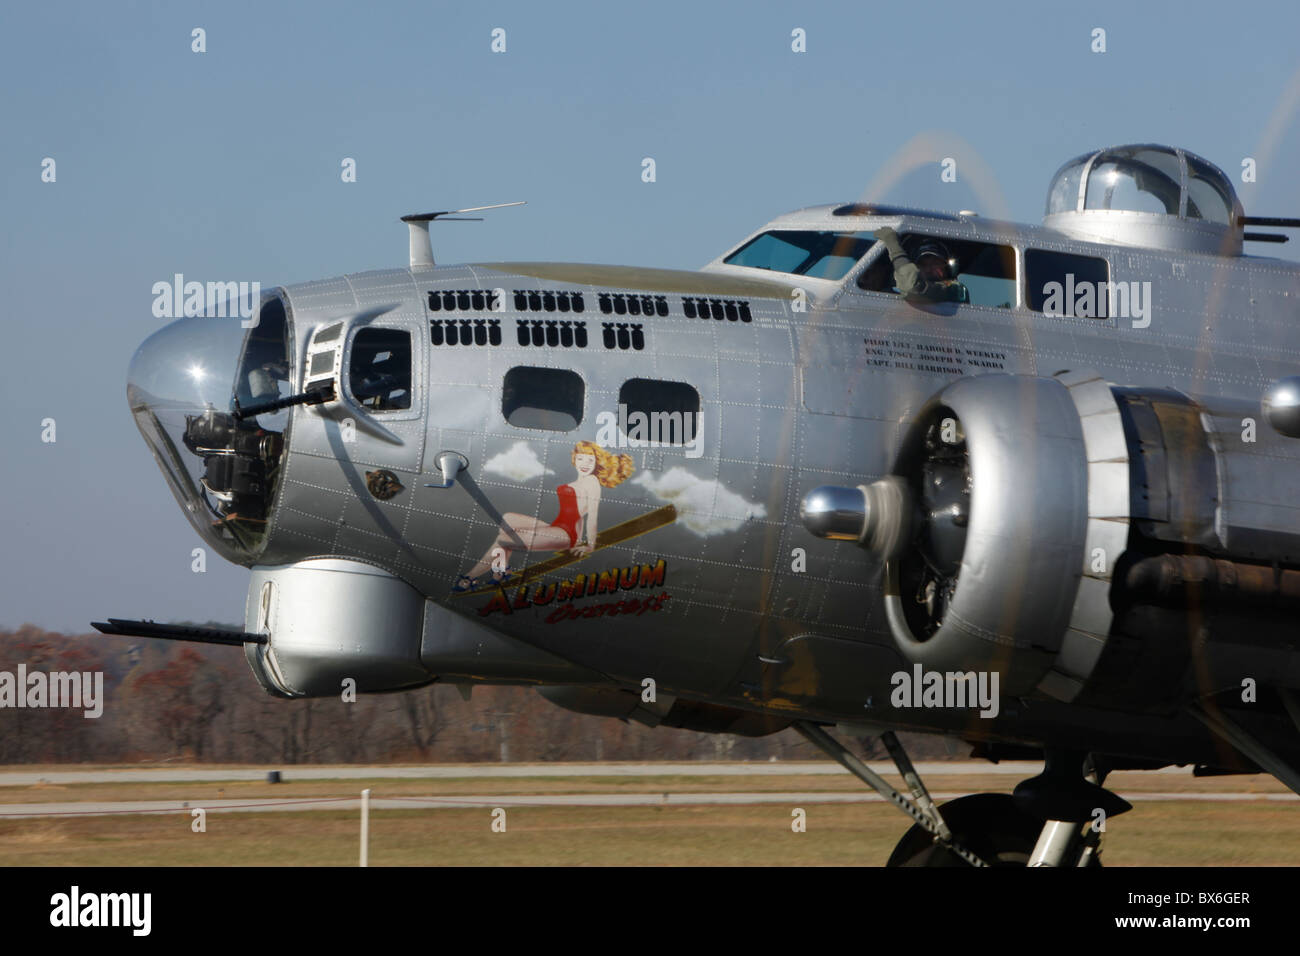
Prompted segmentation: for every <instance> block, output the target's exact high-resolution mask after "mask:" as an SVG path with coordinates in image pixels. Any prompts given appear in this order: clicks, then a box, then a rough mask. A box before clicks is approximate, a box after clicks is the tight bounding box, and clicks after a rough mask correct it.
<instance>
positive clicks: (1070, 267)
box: [1025, 249, 1110, 319]
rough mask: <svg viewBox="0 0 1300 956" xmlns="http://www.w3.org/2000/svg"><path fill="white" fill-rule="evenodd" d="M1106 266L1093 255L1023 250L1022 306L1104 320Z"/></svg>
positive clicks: (1108, 282)
mask: <svg viewBox="0 0 1300 956" xmlns="http://www.w3.org/2000/svg"><path fill="white" fill-rule="evenodd" d="M1109 290H1110V268H1109V267H1108V266H1107V264H1106V260H1105V259H1102V258H1099V257H1097V256H1078V255H1073V254H1071V253H1068V252H1048V251H1047V250H1045V249H1026V250H1025V305H1027V306H1028V307H1029V308H1031V309H1033V310H1034V311H1035V312H1042V313H1044V314H1046V315H1065V316H1071V317H1079V318H1091V319H1104V318H1107V317H1108V316H1109V315H1110V310H1109V308H1108V305H1109V302H1108V299H1109Z"/></svg>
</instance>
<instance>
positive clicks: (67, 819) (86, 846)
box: [0, 770, 1300, 866]
mask: <svg viewBox="0 0 1300 956" xmlns="http://www.w3.org/2000/svg"><path fill="white" fill-rule="evenodd" d="M1015 782H1016V781H1015V778H1014V777H1011V778H1009V777H1008V776H1006V775H1002V776H1000V777H999V776H989V777H987V778H985V777H982V776H978V775H976V776H970V775H966V776H962V777H960V778H959V777H957V776H947V777H945V776H943V775H934V776H931V777H930V778H928V779H927V784H928V785H930V786H931V789H932V790H933V791H934V792H936V793H943V792H958V791H960V792H969V791H972V790H984V789H988V790H1001V791H1003V792H1005V791H1006V790H1007V788H1009V787H1010V786H1012V785H1014V783H1015ZM1111 784H1112V786H1113V787H1114V789H1115V790H1117V792H1119V793H1121V794H1125V795H1129V796H1135V795H1137V794H1139V793H1141V792H1143V791H1146V792H1187V791H1192V790H1195V791H1201V792H1213V791H1229V792H1235V793H1259V794H1261V795H1262V794H1265V793H1277V792H1285V790H1284V788H1282V787H1281V786H1280V785H1279V784H1277V783H1276V781H1274V780H1272V778H1268V777H1228V778H1210V779H1193V778H1191V777H1190V776H1187V775H1171V774H1137V773H1133V774H1116V775H1115V776H1114V777H1113V778H1112V780H1111ZM363 787H369V788H371V790H372V792H373V796H375V797H395V796H424V797H439V796H453V795H457V794H469V793H476V794H493V795H500V796H502V797H505V798H506V799H505V800H503V801H502V803H503V804H504V805H505V806H506V807H507V817H506V832H504V833H496V832H493V831H492V829H491V822H492V817H491V808H490V807H486V806H485V807H483V808H482V809H432V808H431V809H429V810H380V809H374V810H372V811H371V841H370V863H371V865H372V866H437V865H461V866H464V865H471V866H507V865H583V864H586V865H616V866H617V865H651V866H653V865H687V866H712V865H741V866H789V865H800V866H803V865H809V866H818V865H832V866H834V865H871V866H877V865H881V864H883V863H884V861H885V860H886V859H887V858H888V856H889V853H890V850H891V849H892V848H893V845H894V843H895V842H896V841H897V840H898V838H899V837H900V836H901V835H902V834H903V832H904V831H905V830H906V829H907V825H908V821H907V819H906V818H905V817H904V816H903V815H902V814H901V813H900V812H899V811H897V810H896V809H894V808H892V807H889V806H886V805H884V804H879V803H873V804H818V803H815V802H813V801H805V802H803V803H802V804H801V805H802V806H803V807H804V809H805V810H806V811H807V832H804V833H794V832H792V831H791V827H790V821H791V815H790V811H791V807H789V806H785V805H784V804H769V805H757V806H678V805H674V806H664V807H513V808H511V807H510V805H509V801H508V798H509V796H510V795H512V794H516V795H517V794H543V793H674V794H683V793H689V792H741V791H743V792H759V791H768V792H770V791H787V792H788V791H797V792H800V793H805V794H815V793H819V792H865V791H864V788H862V786H861V785H860V784H858V783H857V782H856V781H854V780H853V779H852V778H850V777H848V775H847V774H846V775H844V776H843V777H840V776H808V775H798V774H794V775H790V776H781V777H722V776H717V777H713V776H702V777H687V776H657V777H621V778H620V777H615V778H611V777H537V778H523V779H519V778H514V779H511V778H496V779H483V778H452V779H446V780H429V779H422V780H400V779H391V778H389V779H385V778H383V777H382V770H379V771H377V776H376V777H375V778H374V779H371V780H342V781H340V780H312V781H302V782H286V783H282V784H278V785H272V784H267V783H265V782H262V781H255V782H224V783H206V782H205V783H95V784H75V785H50V784H38V785H35V786H30V787H27V786H23V787H14V786H7V787H0V810H3V804H5V803H8V804H15V803H38V802H71V801H113V800H163V799H169V800H185V801H189V802H190V804H191V806H202V805H203V802H204V801H205V800H211V799H215V798H224V799H228V800H229V799H239V800H247V801H248V802H255V801H256V800H258V799H264V798H269V797H274V798H304V799H308V798H320V797H349V798H355V797H356V796H357V795H358V793H359V791H360V790H361V789H362V788H363ZM358 830H359V822H358V813H357V811H356V810H355V809H339V810H333V809H327V810H318V811H313V812H290V811H276V812H267V813H261V812H241V813H222V812H217V811H211V812H209V813H208V815H207V831H206V832H204V833H194V832H192V831H191V819H190V817H189V815H188V814H179V813H177V814H173V813H167V814H123V815H114V816H102V817H89V816H61V817H55V818H31V819H11V820H4V819H0V865H3V866H33V865H34V866H109V865H114V866H121V865H128V866H130V865H169V866H222V865H253V866H263V865H266V866H310V865H326V866H330V865H343V866H354V865H356V862H357V854H358ZM1103 859H1104V862H1105V863H1106V865H1108V866H1135V865H1137V866H1174V865H1177V866H1243V865H1251V866H1254V865H1296V864H1297V863H1300V804H1289V803H1275V802H1266V801H1262V800H1261V801H1255V800H1247V801H1237V802H1230V803H1216V802H1200V801H1187V802H1185V801H1162V800H1153V801H1145V800H1144V801H1140V802H1136V804H1135V809H1134V810H1133V811H1132V812H1131V813H1128V814H1126V815H1123V816H1121V817H1117V818H1112V819H1111V820H1110V822H1109V826H1108V831H1107V837H1106V841H1105V844H1104V852H1103Z"/></svg>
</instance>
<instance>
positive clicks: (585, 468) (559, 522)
mask: <svg viewBox="0 0 1300 956" xmlns="http://www.w3.org/2000/svg"><path fill="white" fill-rule="evenodd" d="M573 467H574V469H575V470H576V471H577V477H575V478H574V479H573V481H571V482H569V483H568V484H565V485H560V486H559V487H558V488H556V489H555V494H556V496H557V497H558V498H559V503H560V512H559V514H557V515H556V516H555V520H554V521H552V522H551V523H550V524H547V523H546V522H544V521H542V520H541V519H539V518H532V517H529V516H528V515H522V514H517V513H516V512H513V511H511V512H507V513H506V514H505V515H503V516H502V519H503V527H502V528H501V529H500V530H499V531H498V532H497V537H496V540H495V541H493V542H492V546H491V547H490V548H488V550H487V553H486V554H484V555H483V557H482V559H481V560H480V561H479V562H478V564H476V565H474V567H472V568H470V569H469V572H468V573H466V574H462V575H461V576H460V577H459V578H458V579H457V581H456V584H455V586H454V587H453V588H452V590H453V591H468V590H470V589H471V588H473V587H475V586H476V585H477V583H478V579H479V577H480V576H482V575H483V574H484V573H486V572H487V571H488V570H489V569H491V571H492V580H493V581H494V582H495V583H498V584H502V583H505V582H506V581H508V580H509V579H510V576H511V574H512V573H513V572H512V570H511V568H510V559H511V556H512V554H513V553H514V552H515V551H517V550H519V547H520V543H521V542H522V544H523V548H524V550H526V551H568V552H569V553H570V554H572V555H574V556H575V557H585V556H586V555H588V554H591V552H592V551H594V550H595V544H596V533H597V523H596V516H597V513H598V512H599V510H600V494H601V489H602V488H614V487H616V486H618V485H620V484H622V483H623V482H624V481H626V480H627V479H628V478H630V477H631V475H632V472H633V471H634V470H635V466H634V465H633V464H632V456H631V455H615V454H611V453H610V452H607V451H605V449H603V448H601V447H600V446H599V445H597V444H596V443H595V442H591V441H580V442H578V443H577V444H576V445H574V446H573Z"/></svg>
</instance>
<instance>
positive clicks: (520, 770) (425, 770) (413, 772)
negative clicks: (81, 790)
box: [0, 760, 1191, 787]
mask: <svg viewBox="0 0 1300 956" xmlns="http://www.w3.org/2000/svg"><path fill="white" fill-rule="evenodd" d="M868 766H869V767H871V769H872V770H874V771H876V772H877V773H882V774H896V773H897V770H895V768H894V765H893V764H892V763H889V762H888V761H882V762H873V763H869V764H868ZM916 769H917V771H918V772H919V773H920V774H921V775H922V777H924V776H926V775H931V774H934V775H940V774H943V775H946V774H1009V775H1013V776H1018V777H1021V778H1024V777H1032V776H1034V775H1035V774H1037V773H1039V772H1041V771H1042V769H1043V767H1042V764H1041V763H1035V762H1032V761H1004V762H1002V763H997V764H993V763H988V762H985V761H974V760H961V761H940V760H935V761H922V762H920V763H918V764H917V765H916ZM271 770H278V771H280V777H281V779H282V780H285V781H289V780H383V779H392V780H419V779H429V780H449V779H457V778H466V777H469V778H475V777H482V778H485V779H489V778H493V777H559V778H564V777H662V776H674V777H750V776H753V777H788V776H801V775H811V774H815V775H821V774H827V775H835V774H847V773H848V771H847V770H845V769H844V768H843V767H841V766H840V765H839V764H837V763H832V762H831V761H828V760H818V761H799V762H778V763H736V762H728V763H592V764H576V763H564V764H545V763H540V764H439V765H437V766H414V767H413V766H403V767H389V766H382V765H381V766H367V767H357V766H301V765H300V766H293V767H277V766H275V765H268V766H266V767H263V768H260V769H259V768H248V767H242V768H229V769H222V768H209V767H193V766H188V765H177V766H175V767H151V768H149V769H139V770H136V769H124V768H116V767H105V768H96V769H91V770H12V771H0V787H30V786H33V785H34V784H38V783H52V784H70V783H199V782H220V781H224V780H265V779H266V774H267V772H268V771H271ZM1146 772H1149V773H1184V774H1190V773H1191V771H1190V769H1189V768H1186V767H1183V768H1177V767H1166V768H1165V769H1164V770H1159V771H1146Z"/></svg>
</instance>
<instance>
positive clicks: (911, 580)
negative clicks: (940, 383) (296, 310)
mask: <svg viewBox="0 0 1300 956" xmlns="http://www.w3.org/2000/svg"><path fill="white" fill-rule="evenodd" d="M1257 416H1258V406H1257V405H1255V404H1254V403H1249V402H1245V401H1242V400H1234V399H1213V400H1198V399H1194V398H1192V397H1189V396H1187V395H1184V394H1182V393H1179V392H1174V391H1169V390H1161V389H1140V390H1139V389H1126V388H1117V387H1113V386H1111V385H1109V384H1108V383H1107V382H1105V381H1104V380H1102V379H1101V378H1100V377H1099V376H1097V375H1095V374H1093V373H1088V372H1066V373H1060V374H1058V375H1057V376H1055V377H1054V378H1027V377H1018V376H1007V375H987V376H979V377H976V378H970V379H963V380H961V381H958V382H956V383H954V384H953V385H951V386H949V387H948V388H946V389H944V390H943V391H942V392H940V393H939V394H938V395H936V396H935V397H934V398H933V399H932V400H931V401H930V402H929V403H927V405H926V406H925V407H924V408H923V409H922V411H921V413H920V414H919V415H918V418H917V421H916V423H915V425H914V426H913V427H912V428H911V429H910V430H909V432H908V434H907V435H906V437H905V439H904V442H903V445H902V448H901V449H900V453H899V456H898V459H897V463H896V465H895V468H894V475H892V476H889V477H887V478H886V479H884V480H883V481H881V482H876V483H875V484H874V485H871V486H867V487H864V488H862V489H859V492H860V494H859V495H858V497H856V498H855V497H854V494H853V493H852V489H839V490H838V491H836V490H835V489H818V491H817V492H816V493H814V494H813V495H809V497H808V499H807V502H808V504H807V505H806V508H808V507H811V506H813V505H816V504H817V503H819V502H821V503H823V505H824V508H825V510H824V513H822V514H820V515H817V514H806V515H805V522H806V523H807V524H809V527H810V529H812V530H815V531H816V530H817V529H819V528H820V529H823V530H825V529H829V530H830V531H833V532H834V534H832V533H829V532H827V533H824V536H826V537H841V538H843V537H856V538H857V540H858V541H859V542H860V543H863V544H865V545H866V546H868V547H872V548H873V550H876V551H877V552H879V553H880V554H881V556H882V557H884V558H887V559H888V560H887V562H886V565H885V567H886V574H885V576H886V588H885V590H886V597H885V604H886V612H887V616H888V620H889V624H890V628H891V630H892V632H893V635H894V638H895V640H896V642H897V645H898V647H899V649H900V651H901V652H902V653H903V655H904V656H905V657H906V658H907V659H908V660H909V661H910V662H912V663H914V664H920V665H922V667H924V668H927V669H930V670H934V671H943V672H969V671H973V670H975V671H978V670H985V671H996V672H998V674H999V675H1000V680H1001V687H1002V692H1003V693H1004V694H1007V695H1012V696H1022V695H1026V694H1032V693H1034V692H1039V693H1043V694H1047V695H1050V696H1052V697H1055V698H1058V699H1061V700H1075V699H1076V698H1078V697H1079V695H1080V693H1081V692H1084V691H1085V688H1086V689H1087V694H1086V695H1085V697H1086V699H1088V700H1090V701H1093V702H1096V703H1100V704H1103V705H1104V704H1106V703H1117V704H1123V705H1124V706H1126V707H1131V706H1135V701H1136V702H1138V703H1141V702H1142V698H1143V697H1145V699H1146V702H1147V703H1150V705H1151V706H1153V707H1156V708H1159V707H1161V706H1164V705H1165V704H1167V703H1168V702H1170V701H1172V700H1174V699H1175V698H1176V697H1178V696H1179V695H1183V696H1186V695H1187V694H1189V693H1199V694H1204V693H1212V692H1214V691H1215V690H1217V689H1221V688H1222V687H1223V686H1233V685H1234V684H1236V683H1239V681H1240V679H1241V677H1242V676H1252V675H1253V676H1257V677H1259V678H1267V680H1268V681H1270V682H1272V683H1278V684H1281V685H1283V686H1300V668H1297V667H1289V668H1282V669H1279V658H1278V651H1279V647H1280V646H1281V643H1285V642H1287V641H1289V640H1290V638H1289V637H1288V636H1287V635H1288V634H1289V631H1288V630H1287V629H1288V628H1290V627H1291V626H1292V623H1291V622H1292V620H1293V618H1294V614H1295V612H1296V611H1297V610H1300V576H1297V575H1296V574H1295V573H1293V572H1292V571H1290V570H1288V566H1289V567H1290V568H1296V567H1300V502H1297V501H1296V500H1294V495H1293V494H1292V488H1293V483H1294V478H1293V476H1294V475H1295V474H1296V470H1295V469H1296V466H1297V465H1300V442H1295V441H1292V440H1290V439H1289V438H1287V437H1285V436H1284V435H1283V434H1281V433H1279V432H1277V431H1274V430H1273V429H1270V428H1267V427H1265V426H1263V425H1261V424H1257V422H1256V417H1257ZM900 480H901V482H902V485H901V488H902V493H901V494H899V491H898V489H899V488H900V485H899V482H900ZM886 492H888V493H886ZM859 501H860V502H861V503H860V504H857V502H859ZM891 502H898V503H897V504H892V503H891ZM895 512H900V513H895ZM855 513H856V514H858V515H859V516H860V526H857V525H854V522H853V521H852V520H851V518H852V516H853V515H854V514H855ZM896 528H902V529H903V533H902V539H901V544H900V543H899V540H898V536H897V535H896V534H895V533H894V530H893V529H896ZM846 529H847V530H846ZM854 530H857V531H858V532H859V533H857V534H856V535H854V534H853V533H852V532H853V531H854ZM1193 655H1195V656H1196V664H1197V667H1196V668H1195V670H1196V673H1195V674H1194V675H1193V674H1192V672H1191V668H1190V664H1191V663H1192V660H1193ZM1292 671H1295V673H1292ZM1156 686H1159V687H1160V688H1161V690H1160V692H1159V693H1155V692H1153V687H1156Z"/></svg>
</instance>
